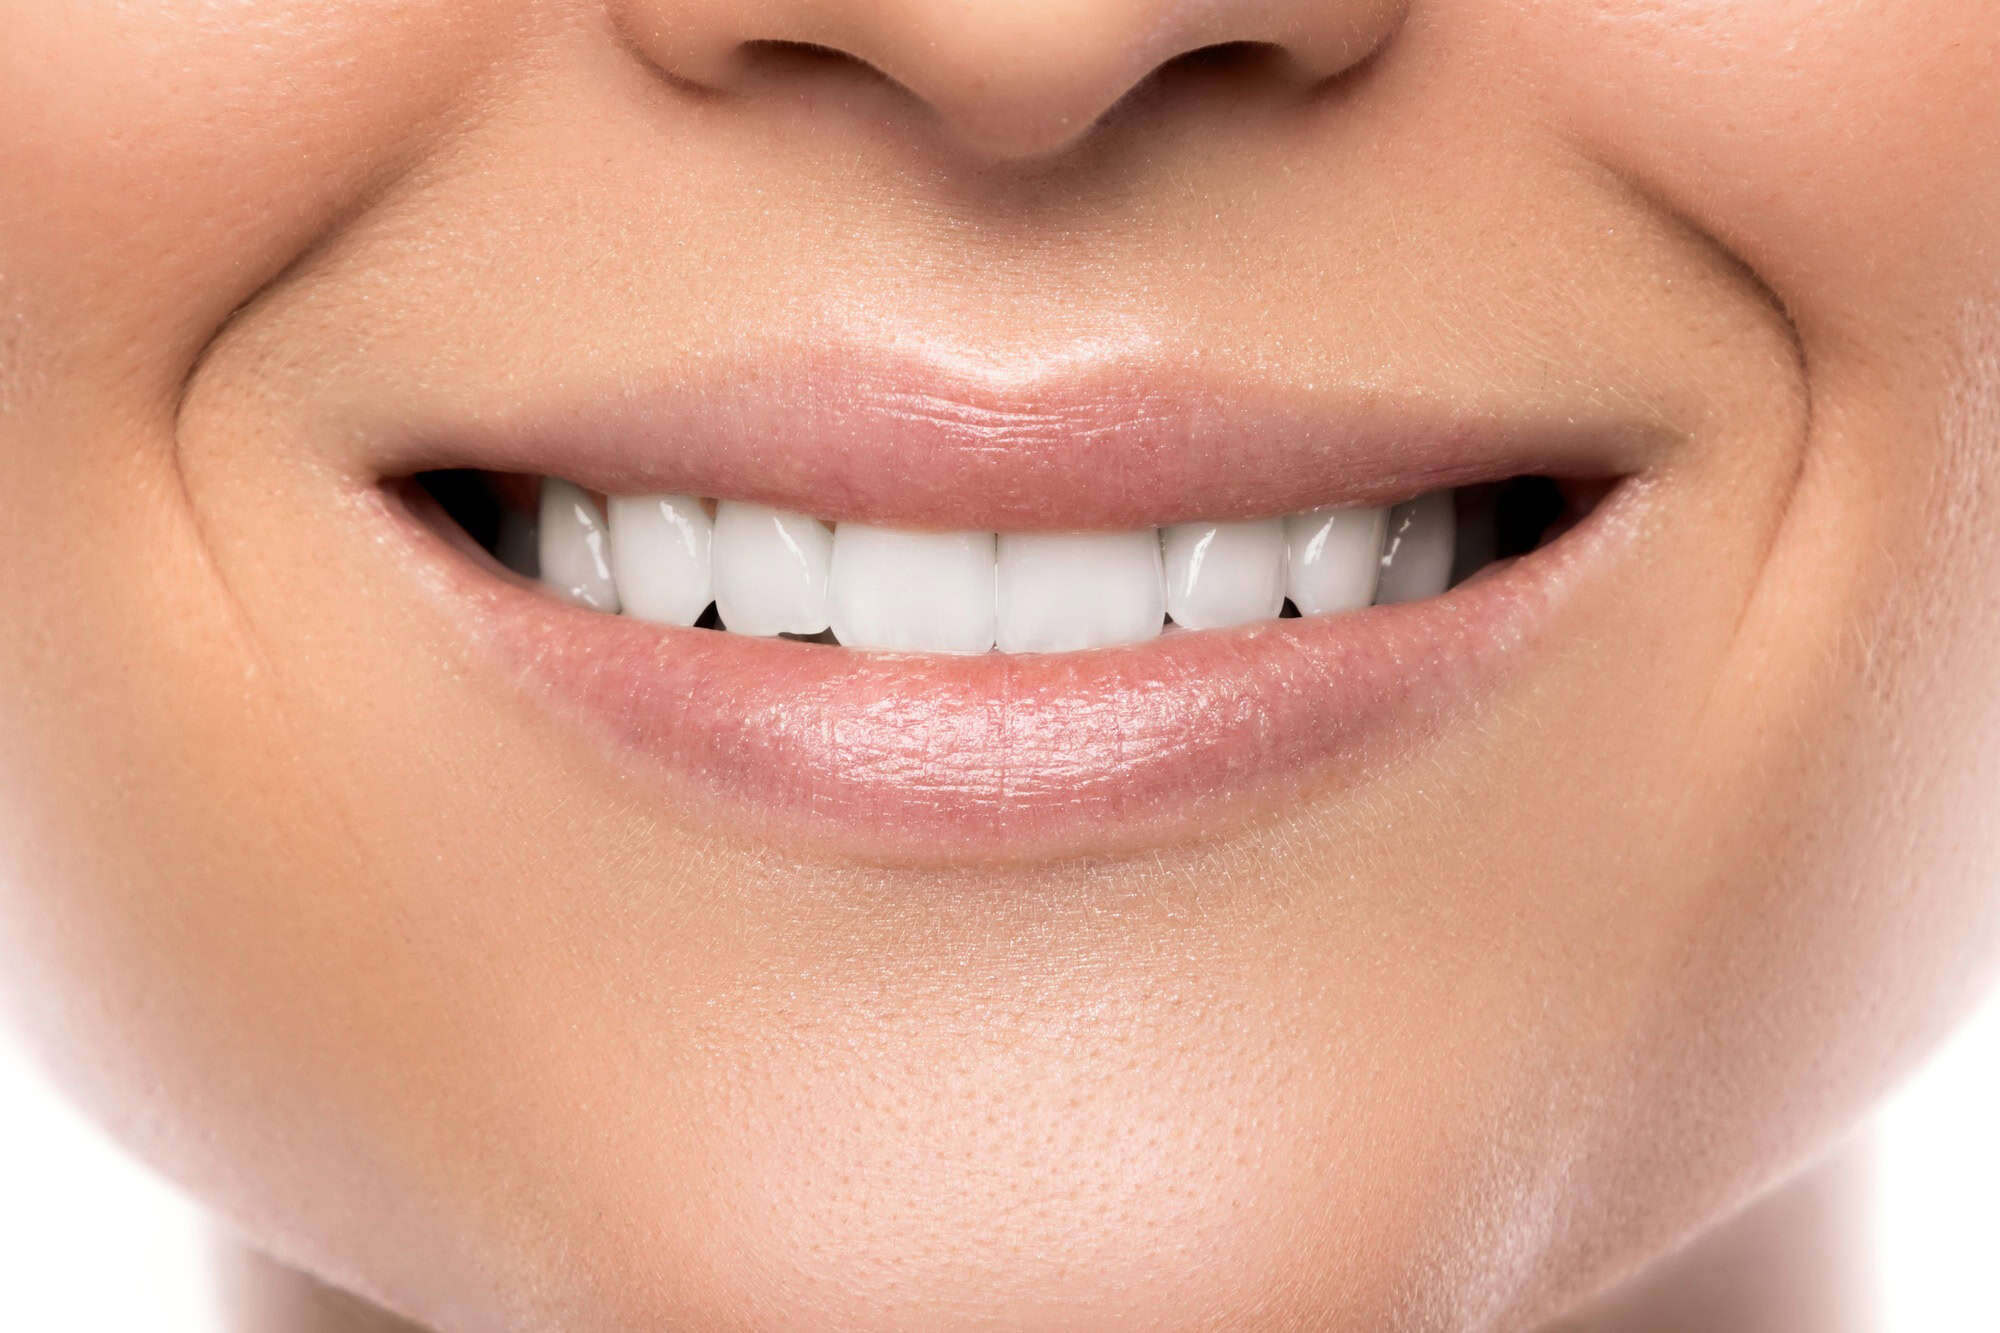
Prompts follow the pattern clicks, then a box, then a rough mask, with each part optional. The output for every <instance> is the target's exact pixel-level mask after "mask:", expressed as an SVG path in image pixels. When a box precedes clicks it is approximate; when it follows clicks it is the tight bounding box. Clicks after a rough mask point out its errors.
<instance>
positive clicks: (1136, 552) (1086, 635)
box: [995, 528, 1167, 653]
mask: <svg viewBox="0 0 2000 1333" xmlns="http://www.w3.org/2000/svg"><path fill="white" fill-rule="evenodd" d="M998 555H999V566H998V574H997V577H996V579H995V584H996V587H997V591H998V609H999V624H998V626H997V633H996V635H995V637H996V639H997V641H998V645H999V648H1000V651H1001V652H1003V653H1062V652H1071V651H1074V650H1076V649H1080V648H1100V647H1108V646H1110V645H1112V644H1120V643H1137V642H1140V641H1141V640H1145V639H1151V638H1154V637H1156V636H1157V635H1158V634H1159V633H1160V630H1161V628H1162V626H1161V622H1162V620H1163V619H1164V618H1165V616H1166V610H1167V594H1166V582H1165V579H1164V577H1163V576H1162V573H1161V568H1160V535H1159V532H1158V531H1157V530H1156V529H1153V528H1147V529H1145V530H1144V531H1143V532H1113V533H1077V534H1065V533H1018V534H1007V535H1003V536H1002V537H1001V538H1000V541H999V546H998Z"/></svg>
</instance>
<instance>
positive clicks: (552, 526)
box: [537, 477, 618, 611]
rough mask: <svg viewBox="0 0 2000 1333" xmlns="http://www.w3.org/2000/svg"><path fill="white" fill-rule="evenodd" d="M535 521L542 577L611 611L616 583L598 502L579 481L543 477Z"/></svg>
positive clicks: (578, 599) (558, 589) (575, 598)
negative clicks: (538, 512)
mask: <svg viewBox="0 0 2000 1333" xmlns="http://www.w3.org/2000/svg"><path fill="white" fill-rule="evenodd" d="M537 527H538V529H539V541H538V543H537V544H538V547H539V553H540V557H541V569H542V574H541V578H542V582H543V583H545V584H547V585H548V586H549V587H551V588H553V589H555V591H556V592H558V593H560V594H562V595H563V596H564V597H567V598H569V600H571V601H572V602H580V603H582V604H583V605H585V606H588V607H593V608H595V609H597V610H599V611H616V610H617V609H618V585H617V584H616V583H615V582H614V581H613V580H612V577H611V553H610V550H609V543H608V541H607V540H606V534H605V531H604V516H603V515H602V514H600V513H598V512H597V502H596V501H595V500H592V499H591V498H590V496H588V495H587V494H585V493H584V491H583V488H582V487H580V486H577V485H574V484H573V483H570V482H567V481H562V480H560V479H558V478H555V477H548V478H544V479H543V481H542V501H541V515H540V520H539V522H538V524H537Z"/></svg>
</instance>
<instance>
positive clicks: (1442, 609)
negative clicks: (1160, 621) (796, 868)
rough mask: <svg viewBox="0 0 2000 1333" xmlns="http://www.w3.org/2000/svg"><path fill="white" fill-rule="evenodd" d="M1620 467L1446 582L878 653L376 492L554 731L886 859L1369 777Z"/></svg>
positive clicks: (1536, 594)
mask: <svg viewBox="0 0 2000 1333" xmlns="http://www.w3.org/2000/svg"><path fill="white" fill-rule="evenodd" d="M1642 490H1643V487H1642V485H1641V481H1640V479H1639V478H1637V477H1631V478H1627V479H1626V481H1625V482H1624V483H1623V484H1621V485H1619V486H1618V487H1616V488H1615V489H1614V490H1613V491H1612V492H1611V493H1610V494H1609V495H1607V496H1606V497H1604V499H1603V500H1602V501H1601V502H1600V503H1599V504H1598V505H1597V506H1596V508H1595V509H1593V510H1592V512H1591V513H1590V514H1589V515H1588V516H1587V517H1586V518H1585V519H1584V520H1583V521H1582V522H1580V523H1579V524H1577V525H1576V526H1575V527H1574V528H1571V529H1570V530H1569V531H1568V532H1566V533H1564V534H1563V536H1562V537H1561V538H1559V539H1557V540H1556V541H1554V542H1552V543H1551V544H1550V545H1548V546H1545V547H1543V548H1541V549H1539V550H1537V551H1535V552H1533V553H1531V554H1529V555H1526V556H1522V557H1519V558H1517V559H1514V560H1510V561H1506V562H1503V563H1501V564H1499V565H1496V566H1493V567H1491V568H1489V569H1488V570H1485V571H1482V572H1481V573H1480V574H1479V575H1478V576H1476V577H1474V578H1473V579H1470V580H1468V581H1467V582H1465V583H1462V584H1460V585H1459V586H1458V587H1456V588H1454V589H1452V590H1451V591H1449V592H1447V593H1446V594H1444V595H1443V596H1441V597H1435V598H1431V599H1429V600H1426V601H1420V602H1410V603H1404V604H1401V605H1394V606H1377V607H1370V608H1367V609H1365V610H1360V611H1354V612H1349V613H1346V614H1342V615H1335V616H1326V617H1310V618H1303V619H1288V620H1276V621H1266V622H1263V623H1260V624H1256V625H1250V626H1244V627H1242V628H1238V629H1231V630H1206V631H1200V632H1178V631H1170V632H1169V633H1167V634H1165V635H1163V636H1162V637H1160V638H1159V639H1156V640H1153V641H1151V642H1149V643H1145V644H1139V645H1134V646H1130V647H1121V648H1107V649H1097V650H1092V651H1087V652H1077V653H1065V654H1050V655H1033V654H1030V655H1007V654H999V653H989V654H986V655H984V656H980V657H948V656H938V655H891V654H877V653H863V652H855V651H852V650H848V649H843V648H839V647H835V646H830V645H823V644H812V643H797V642H791V641H788V640H780V639H759V638H752V637H748V636H744V635H736V634H728V633H722V632H717V631H713V630H701V629H681V628H673V627H666V626H659V625H653V624H648V623H646V622H644V621H638V620H633V619H629V618H626V617H622V616H612V615H606V614H602V613H599V612H594V611H588V610H584V609H582V608H578V607H574V606H571V605H569V604H568V603H565V602H562V601H559V600H557V599H556V598H555V597H553V596H551V595H550V594H548V593H546V592H544V591H542V590H540V589H539V588H538V587H536V586H534V585H533V584H530V583H528V582H527V581H525V580H522V579H520V578H519V576H517V575H514V574H512V573H510V572H508V571H505V570H503V569H502V568H501V567H500V566H498V565H497V564H495V563H493V562H492V561H491V560H490V559H488V558H485V557H484V556H483V553H481V555H480V557H479V558H477V559H468V558H467V556H466V554H465V553H464V552H463V551H461V550H457V549H454V548H453V547H452V546H451V545H450V544H448V543H447V542H446V541H445V539H444V538H442V537H441V536H440V535H439V534H438V533H437V532H436V531H435V530H434V529H432V528H431V527H430V526H429V525H427V524H426V523H424V522H423V521H422V520H421V519H418V518H416V517H415V516H414V515H412V514H411V513H410V512H409V511H408V510H407V509H405V508H403V507H402V506H401V505H400V504H398V503H397V502H395V501H394V500H391V499H390V498H389V497H388V496H387V493H385V492H376V494H378V495H380V496H382V497H383V499H384V506H383V510H384V512H383V514H382V517H384V518H385V519H388V520H390V522H391V524H392V526H393V528H394V529H395V530H397V531H398V532H399V533H400V534H401V535H402V536H403V537H404V538H405V539H406V540H407V541H409V542H411V543H414V544H415V545H417V546H419V547H420V548H422V549H421V550H419V551H417V552H414V553H413V554H415V555H416V557H417V558H418V560H419V561H420V562H421V563H420V565H419V567H420V568H425V569H426V570H427V572H429V573H431V574H433V575H434V577H427V578H426V579H424V580H423V582H424V584H425V586H426V587H428V588H429V589H430V590H431V591H432V592H433V593H434V594H435V595H436V596H437V598H438V600H439V601H440V603H441V604H440V606H439V607H438V611H439V613H440V614H441V615H442V616H444V617H445V618H446V619H447V620H448V621H449V623H452V624H455V625H458V626H460V627H462V628H464V629H465V630H467V631H469V633H468V645H469V647H470V648H471V649H472V650H473V652H474V654H475V655H476V656H478V657H480V658H483V659H485V660H486V661H487V662H488V663H489V664H490V665H491V666H492V667H493V668H494V669H497V670H498V671H500V672H502V673H504V674H505V675H507V676H509V677H511V678H512V679H513V680H514V681H515V682H517V683H518V685H519V686H520V687H521V688H522V689H524V690H525V692H526V693H527V694H528V696H529V697H530V698H531V699H533V700H534V701H535V702H536V703H537V705H538V706H539V707H541V708H542V709H543V710H544V711H545V712H546V713H547V714H548V715H549V716H551V718H552V719H554V720H555V721H556V722H557V725H559V726H564V727H566V728H578V727H580V728H581V729H582V730H583V731H585V732H586V733H588V734H590V735H591V737H592V738H593V739H594V741H596V742H597V743H598V744H600V745H601V746H603V747H605V748H607V749H608V751H609V753H610V757H611V759H612V761H613V762H614V763H615V764H616V765H618V766H619V767H621V768H622V769H625V770H626V771H628V772H629V771H632V770H635V769H636V770H637V771H638V773H639V774H641V775H642V776H643V777H645V778H647V779H650V780H651V781H653V782H654V783H655V784H656V785H657V786H658V788H659V789H660V791H661V794H662V796H663V797H665V798H667V799H669V800H672V801H680V802H689V803H690V804H688V805H687V806H686V813H687V815H688V816H689V818H691V819H695V820H700V821H701V822H702V823H703V824H704V825H705V826H706V827H708V828H710V829H712V830H718V831H719V830H722V829H727V828H729V827H731V826H734V827H735V828H737V829H739V830H742V831H744V832H745V833H746V834H748V833H754V836H755V837H756V839H757V840H758V841H759V842H761V843H765V844H773V843H777V844H782V843H785V842H788V841H791V840H793V839H796V841H797V843H798V845H799V846H800V847H801V848H809V849H812V850H814V851H819V852H826V851H833V852H836V853H839V854H845V855H851V856H855V857H858V858H863V859H869V860H875V861H880V862H883V863H909V864H924V863H939V864H944V863H959V862H982V863H990V862H1005V861H1012V860H1042V859H1049V858H1054V857H1064V856H1075V855H1093V854H1113V853H1120V852H1129V851H1133V850H1138V849H1141V848H1144V847H1148V846H1157V845H1160V844H1162V843H1168V842H1174V841H1180V840H1184V839H1188V838H1193V837H1201V836H1214V835H1216V834H1217V833H1218V832H1221V831H1226V830H1227V829H1228V828H1230V827H1240V826H1242V825H1243V824H1244V823H1245V822H1246V821H1252V820H1254V819H1255V818H1256V817H1257V814H1258V812H1259V811H1271V810H1273V809H1278V810H1282V809H1285V808H1288V807H1290V806H1291V805H1292V804H1293V803H1295V802H1296V801H1298V800H1299V799H1300V797H1301V796H1302V795H1304V794H1310V793H1313V792H1316V791H1321V790H1326V789H1329V788H1334V787H1338V786H1343V785H1348V784H1350V783H1355V782H1360V781H1364V780H1365V779H1366V776H1367V775H1368V774H1370V773H1376V772H1379V771H1380V770H1381V766H1382V765H1383V764H1384V763H1385V762H1393V760H1394V759H1395V758H1396V757H1397V756H1399V755H1407V754H1408V753H1409V752H1410V750H1411V749H1412V748H1414V747H1416V746H1418V745H1421V744H1423V743H1424V742H1425V740H1426V738H1429V737H1434V736H1435V735H1437V734H1438V732H1439V730H1440V729H1441V728H1444V727H1447V726H1448V725H1449V724H1450V722H1451V721H1452V720H1453V719H1454V718H1455V717H1462V716H1463V715H1464V711H1465V710H1467V709H1468V708H1475V707H1477V706H1478V705H1479V703H1480V702H1481V701H1482V700H1490V699H1493V698H1495V697H1496V696H1497V695H1498V694H1499V693H1500V692H1501V691H1503V690H1504V689H1506V687H1507V684H1508V682H1509V680H1510V679H1511V678H1512V677H1514V676H1516V675H1517V674H1519V673H1520V672H1521V671H1522V670H1524V669H1525V668H1526V667H1527V666H1528V665H1529V664H1530V663H1531V662H1532V661H1533V660H1534V659H1535V657H1536V656H1537V655H1538V653H1537V649H1538V647H1539V646H1540V645H1541V644H1543V643H1544V642H1545V641H1546V640H1547V638H1548V636H1549V634H1550V633H1551V631H1552V630H1553V629H1554V628H1555V626H1556V625H1557V624H1558V623H1559V622H1560V620H1561V618H1562V611H1563V608H1564V606H1565V605H1567V604H1569V603H1571V602H1572V601H1574V600H1575V598H1576V594H1577V593H1578V591H1579V589H1580V587H1581V586H1582V585H1583V584H1584V583H1586V582H1588V581H1590V580H1591V578H1592V576H1593V575H1594V574H1596V573H1599V572H1602V571H1607V570H1609V569H1610V568H1611V567H1612V566H1613V565H1615V564H1616V563H1617V562H1616V560H1615V555H1616V550H1615V548H1616V547H1618V546H1620V545H1623V544H1626V543H1628V542H1630V541H1631V540H1632V539H1633V534H1634V532H1635V530H1636V528H1637V526H1638V525H1637V524H1635V523H1633V522H1631V521H1629V520H1630V518H1631V517H1632V515H1633V513H1634V512H1635V511H1636V510H1637V509H1638V508H1639V507H1640V506H1641V504H1642V503H1643V498H1642V495H1641V492H1642Z"/></svg>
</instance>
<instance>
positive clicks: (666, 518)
mask: <svg viewBox="0 0 2000 1333" xmlns="http://www.w3.org/2000/svg"><path fill="white" fill-rule="evenodd" d="M607 508H609V510H610V515H609V517H610V522H611V572H612V574H613V575H614V576H615V577H616V578H617V580H618V600H619V602H620V604H622V605H623V606H624V608H625V614H626V615H628V616H636V617H638V618H639V619H640V620H651V621H655V622H657V623H659V624H662V625H692V624H694V622H695V621H697V620H699V619H701V613H702V612H703V611H706V610H707V609H708V604H709V603H710V602H711V601H713V600H714V579H713V576H712V571H711V568H710V562H709V556H710V549H711V547H712V545H713V539H714V534H715V523H714V520H712V519H710V518H709V516H708V511H707V510H705V509H703V508H702V507H701V501H699V500H697V499H694V498H693V497H691V496H686V495H616V496H613V497H612V498H611V502H610V504H609V505H608V506H607Z"/></svg>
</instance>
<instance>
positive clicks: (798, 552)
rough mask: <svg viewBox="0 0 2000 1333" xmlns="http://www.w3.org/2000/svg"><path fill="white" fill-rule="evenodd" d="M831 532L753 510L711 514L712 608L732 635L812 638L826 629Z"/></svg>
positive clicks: (809, 521) (729, 506)
mask: <svg viewBox="0 0 2000 1333" xmlns="http://www.w3.org/2000/svg"><path fill="white" fill-rule="evenodd" d="M832 559H833V533H832V532H831V531H829V530H828V529H827V526H826V524H824V523H822V522H820V521H819V520H818V519H815V518H807V517H805V516H804V515H803V514H791V513H786V512H784V511H782V510H778V509H771V508H768V507H766V506H764V505H759V504H745V503H742V502H740V501H735V500H724V501H722V503H720V504H718V505H717V506H716V507H715V540H714V560H715V609H716V611H717V612H718V613H719V614H720V615H721V617H722V623H723V625H724V627H725V628H727V629H731V630H734V631H735V632H736V633H738V634H756V635H761V636H763V637H766V638H768V637H770V636H771V635H774V634H818V633H820V632H821V631H822V630H824V629H826V628H827V624H828V621H827V615H826V585H827V573H828V567H829V565H830V564H831V562H832Z"/></svg>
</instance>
